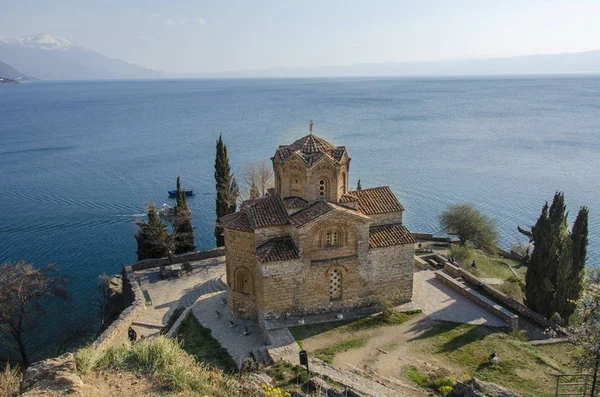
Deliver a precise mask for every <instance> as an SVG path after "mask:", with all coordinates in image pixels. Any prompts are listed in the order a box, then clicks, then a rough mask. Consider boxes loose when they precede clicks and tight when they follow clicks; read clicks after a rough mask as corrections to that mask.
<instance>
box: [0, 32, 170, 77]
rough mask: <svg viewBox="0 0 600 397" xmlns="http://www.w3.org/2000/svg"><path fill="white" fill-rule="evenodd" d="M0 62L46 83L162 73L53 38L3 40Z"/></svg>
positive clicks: (36, 37)
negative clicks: (48, 81)
mask: <svg viewBox="0 0 600 397" xmlns="http://www.w3.org/2000/svg"><path fill="white" fill-rule="evenodd" d="M0 59H2V60H3V61H4V62H7V63H9V64H10V65H12V66H13V67H14V68H16V69H18V70H20V71H21V72H23V73H25V74H26V75H28V76H32V77H36V78H40V79H45V80H95V79H153V78H160V77H162V75H161V73H160V72H157V71H154V70H150V69H146V68H143V67H141V66H138V65H135V64H132V63H127V62H125V61H122V60H120V59H112V58H108V57H106V56H104V55H102V54H100V53H98V52H96V51H94V50H92V49H89V48H86V47H83V46H81V45H79V44H76V43H73V42H71V41H69V40H68V39H65V38H63V37H60V36H55V35H52V34H38V35H35V36H28V37H21V38H20V39H9V38H5V37H2V36H0Z"/></svg>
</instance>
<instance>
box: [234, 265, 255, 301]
mask: <svg viewBox="0 0 600 397" xmlns="http://www.w3.org/2000/svg"><path fill="white" fill-rule="evenodd" d="M235 290H236V291H237V292H242V293H244V294H250V295H254V283H253V282H252V275H251V274H250V272H249V271H248V269H244V268H242V269H239V270H238V271H237V272H236V274H235Z"/></svg>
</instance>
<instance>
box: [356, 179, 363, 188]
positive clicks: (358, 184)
mask: <svg viewBox="0 0 600 397" xmlns="http://www.w3.org/2000/svg"><path fill="white" fill-rule="evenodd" d="M356 190H362V185H361V184H360V179H359V180H358V183H357V184H356Z"/></svg>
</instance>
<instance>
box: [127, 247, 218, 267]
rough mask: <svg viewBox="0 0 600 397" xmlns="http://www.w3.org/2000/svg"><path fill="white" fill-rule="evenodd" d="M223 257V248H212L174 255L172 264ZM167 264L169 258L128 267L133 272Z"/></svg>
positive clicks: (147, 260) (151, 260)
mask: <svg viewBox="0 0 600 397" xmlns="http://www.w3.org/2000/svg"><path fill="white" fill-rule="evenodd" d="M223 255H225V248H224V247H218V248H213V249H209V250H203V251H194V252H188V253H185V254H181V255H174V256H173V263H183V262H185V261H186V260H187V261H190V262H194V261H200V260H202V259H208V258H216V257H219V256H223ZM169 264H170V263H169V258H168V257H165V258H160V259H145V260H143V261H139V262H136V263H134V264H132V265H130V266H131V267H132V269H133V270H146V269H151V268H153V267H159V266H160V265H169Z"/></svg>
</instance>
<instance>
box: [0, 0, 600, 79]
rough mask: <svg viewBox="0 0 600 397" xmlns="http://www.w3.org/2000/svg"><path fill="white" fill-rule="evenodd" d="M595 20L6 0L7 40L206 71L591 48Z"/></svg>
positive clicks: (539, 4) (588, 7)
mask: <svg viewBox="0 0 600 397" xmlns="http://www.w3.org/2000/svg"><path fill="white" fill-rule="evenodd" d="M598 16H600V1H598V0H594V1H576V0H573V1H554V0H545V1H542V0H503V1H498V0H494V1H488V0H462V1H461V0H455V1H451V0H421V1H419V0H414V1H404V0H370V1H353V0H319V1H313V0H294V1H286V0H279V1H277V0H220V1H211V2H209V1H200V0H170V1H167V0H120V1H116V0H102V1H90V0H52V1H48V0H19V1H14V0H0V35H2V36H6V37H10V38H18V37H21V36H26V35H34V34H37V33H51V34H55V35H59V36H63V37H66V38H68V39H69V40H71V41H74V42H77V43H79V44H82V45H84V46H86V47H89V48H92V49H94V50H96V51H98V52H100V53H102V54H104V55H107V56H109V57H112V58H119V59H123V60H125V61H128V62H133V63H137V64H139V65H142V66H144V67H148V68H151V69H155V70H160V71H163V72H172V73H194V72H196V73H206V72H226V71H246V70H264V69H269V68H279V67H290V68H296V67H316V66H328V65H353V64H361V63H384V62H405V61H426V60H456V59H471V58H491V57H503V56H516V55H527V54H542V53H562V52H579V51H588V50H595V49H599V48H600V41H599V40H598V38H600V23H599V22H598V20H599V19H598Z"/></svg>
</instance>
